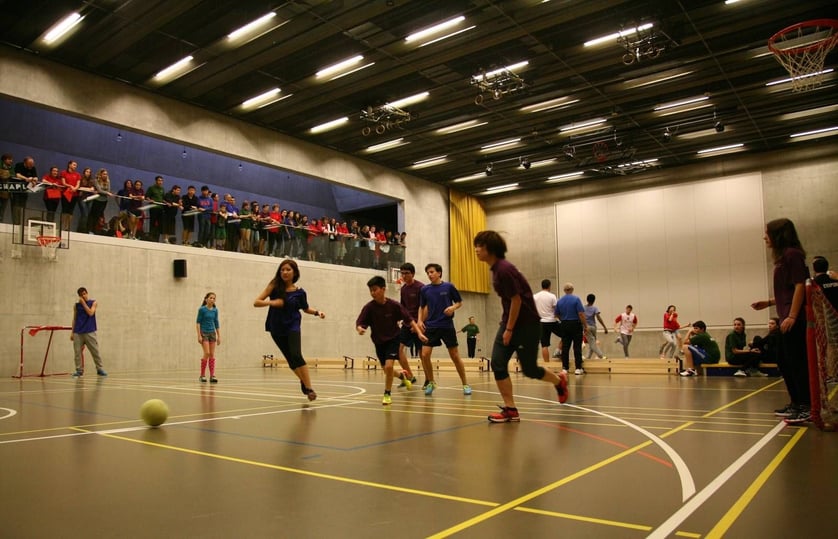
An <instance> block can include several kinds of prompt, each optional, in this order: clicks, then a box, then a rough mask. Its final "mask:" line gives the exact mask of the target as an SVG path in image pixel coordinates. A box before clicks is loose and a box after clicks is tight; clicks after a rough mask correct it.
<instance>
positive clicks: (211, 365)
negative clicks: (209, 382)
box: [209, 357, 215, 376]
mask: <svg viewBox="0 0 838 539" xmlns="http://www.w3.org/2000/svg"><path fill="white" fill-rule="evenodd" d="M209 369H210V376H215V358H214V357H211V358H209Z"/></svg>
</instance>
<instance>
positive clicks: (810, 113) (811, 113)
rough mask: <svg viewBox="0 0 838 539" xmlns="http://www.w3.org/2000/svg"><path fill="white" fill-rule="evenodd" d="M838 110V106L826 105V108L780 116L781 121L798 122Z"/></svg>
mask: <svg viewBox="0 0 838 539" xmlns="http://www.w3.org/2000/svg"><path fill="white" fill-rule="evenodd" d="M836 110H838V105H826V106H824V107H817V108H814V109H807V110H801V111H800V112H789V113H788V114H783V115H782V116H780V118H779V119H780V120H781V121H785V120H797V119H800V118H808V117H809V116H817V115H818V114H826V113H827V112H833V111H836Z"/></svg>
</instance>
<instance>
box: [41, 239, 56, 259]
mask: <svg viewBox="0 0 838 539" xmlns="http://www.w3.org/2000/svg"><path fill="white" fill-rule="evenodd" d="M36 239H37V240H38V245H40V246H41V252H42V253H43V254H44V258H49V259H50V260H55V253H56V251H57V250H58V246H59V245H61V238H60V237H58V236H38V237H37V238H36Z"/></svg>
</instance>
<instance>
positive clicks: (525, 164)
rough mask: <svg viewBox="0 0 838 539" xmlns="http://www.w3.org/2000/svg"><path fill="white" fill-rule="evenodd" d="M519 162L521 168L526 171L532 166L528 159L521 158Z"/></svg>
mask: <svg viewBox="0 0 838 539" xmlns="http://www.w3.org/2000/svg"><path fill="white" fill-rule="evenodd" d="M519 161H520V164H521V166H522V167H524V170H529V169H530V167H531V166H532V163H530V160H529V159H527V158H526V157H521V158H519Z"/></svg>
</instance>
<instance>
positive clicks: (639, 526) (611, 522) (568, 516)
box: [514, 507, 652, 532]
mask: <svg viewBox="0 0 838 539" xmlns="http://www.w3.org/2000/svg"><path fill="white" fill-rule="evenodd" d="M514 510H515V511H521V512H523V513H534V514H536V515H545V516H549V517H557V518H564V519H568V520H578V521H580V522H590V523H592V524H602V525H604V526H613V527H615V528H628V529H630V530H640V531H644V532H648V531H651V530H652V527H651V526H645V525H643V524H631V523H628V522H618V521H616V520H607V519H604V518H593V517H583V516H579V515H571V514H570V513H558V512H556V511H545V510H543V509H531V508H528V507H516V508H515V509H514Z"/></svg>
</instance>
